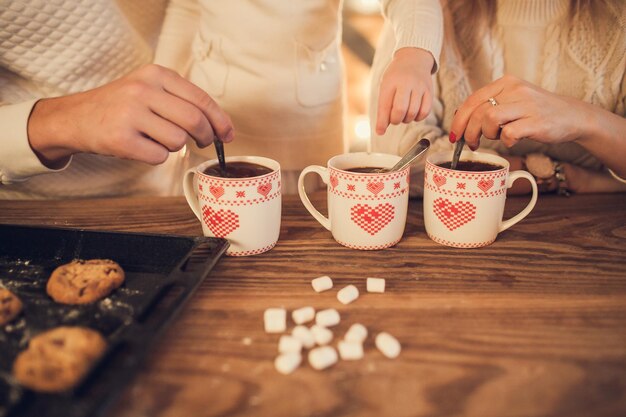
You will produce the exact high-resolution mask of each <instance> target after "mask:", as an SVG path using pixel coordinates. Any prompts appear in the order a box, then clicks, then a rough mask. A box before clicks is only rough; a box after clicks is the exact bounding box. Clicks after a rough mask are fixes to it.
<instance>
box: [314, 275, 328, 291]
mask: <svg viewBox="0 0 626 417" xmlns="http://www.w3.org/2000/svg"><path fill="white" fill-rule="evenodd" d="M311 285H312V286H313V289H314V290H315V291H316V292H322V291H326V290H330V289H331V288H332V287H333V280H332V279H330V277H329V276H326V275H325V276H323V277H319V278H315V279H314V280H313V281H311Z"/></svg>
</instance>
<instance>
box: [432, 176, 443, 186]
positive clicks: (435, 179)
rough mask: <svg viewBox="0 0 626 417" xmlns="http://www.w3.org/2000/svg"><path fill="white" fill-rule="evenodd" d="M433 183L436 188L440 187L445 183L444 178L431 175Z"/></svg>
mask: <svg viewBox="0 0 626 417" xmlns="http://www.w3.org/2000/svg"><path fill="white" fill-rule="evenodd" d="M433 182H434V183H435V185H436V186H437V187H441V186H442V185H444V184H445V183H446V177H444V176H443V175H437V174H433Z"/></svg>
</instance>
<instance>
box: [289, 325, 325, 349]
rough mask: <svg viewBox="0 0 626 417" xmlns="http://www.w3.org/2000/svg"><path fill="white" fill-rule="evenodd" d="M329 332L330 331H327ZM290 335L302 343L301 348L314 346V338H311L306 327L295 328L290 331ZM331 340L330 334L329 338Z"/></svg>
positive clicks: (311, 335)
mask: <svg viewBox="0 0 626 417" xmlns="http://www.w3.org/2000/svg"><path fill="white" fill-rule="evenodd" d="M328 331H329V332H330V330H328ZM291 335H292V336H293V337H295V338H296V339H298V340H299V341H300V342H302V346H304V347H305V348H307V349H310V348H312V347H313V346H315V337H313V333H312V332H311V330H309V328H308V327H306V326H296V327H294V328H293V330H292V331H291ZM330 337H331V338H332V333H331V336H330Z"/></svg>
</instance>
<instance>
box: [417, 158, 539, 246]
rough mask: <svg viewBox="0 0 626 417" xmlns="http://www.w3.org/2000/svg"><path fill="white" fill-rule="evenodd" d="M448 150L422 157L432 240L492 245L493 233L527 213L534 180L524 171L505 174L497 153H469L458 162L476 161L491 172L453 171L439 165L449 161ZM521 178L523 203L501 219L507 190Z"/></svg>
mask: <svg viewBox="0 0 626 417" xmlns="http://www.w3.org/2000/svg"><path fill="white" fill-rule="evenodd" d="M451 158H452V153H451V152H440V153H436V154H433V155H430V156H429V157H428V158H427V159H426V168H425V172H424V225H425V227H426V233H427V234H428V236H429V237H430V238H431V239H432V240H434V241H435V242H437V243H441V244H442V245H446V246H454V247H459V248H478V247H481V246H486V245H489V244H491V243H492V242H493V241H494V240H496V237H497V236H498V233H500V232H502V231H504V230H506V229H508V228H509V227H511V226H513V225H514V224H516V223H517V222H519V221H520V220H522V219H523V218H524V217H526V216H527V215H528V214H529V213H530V212H531V210H532V209H533V208H534V207H535V203H536V202H537V183H536V182H535V178H534V177H533V176H532V175H531V174H530V173H528V172H526V171H513V172H509V162H508V161H507V160H506V159H504V158H501V157H499V156H497V155H492V154H487V153H480V152H468V151H465V152H463V153H462V154H461V158H460V161H468V162H471V163H467V164H465V165H466V166H472V165H473V166H474V167H473V168H468V169H476V168H478V166H480V165H482V164H481V163H485V164H490V165H492V170H490V171H471V170H466V171H462V170H452V169H449V168H444V167H441V166H440V165H441V164H443V163H446V162H449V161H450V160H451ZM520 178H523V179H526V180H528V181H529V182H530V185H531V186H532V196H531V199H530V202H529V203H528V205H527V206H526V207H525V208H524V209H523V210H522V211H521V212H520V213H518V214H517V215H516V216H513V217H512V218H510V219H508V220H503V219H502V216H503V214H504V203H505V201H506V191H507V190H508V189H509V188H510V187H511V186H512V185H513V182H515V181H516V180H518V179H520Z"/></svg>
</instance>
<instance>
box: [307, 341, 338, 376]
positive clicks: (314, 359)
mask: <svg viewBox="0 0 626 417" xmlns="http://www.w3.org/2000/svg"><path fill="white" fill-rule="evenodd" d="M336 362H337V351H336V350H335V349H334V348H332V347H331V346H322V347H318V348H315V349H312V350H311V351H310V352H309V363H310V364H311V366H312V367H313V369H316V370H318V371H320V370H322V369H326V368H328V367H329V366H331V365H333V364H334V363H336Z"/></svg>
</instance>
